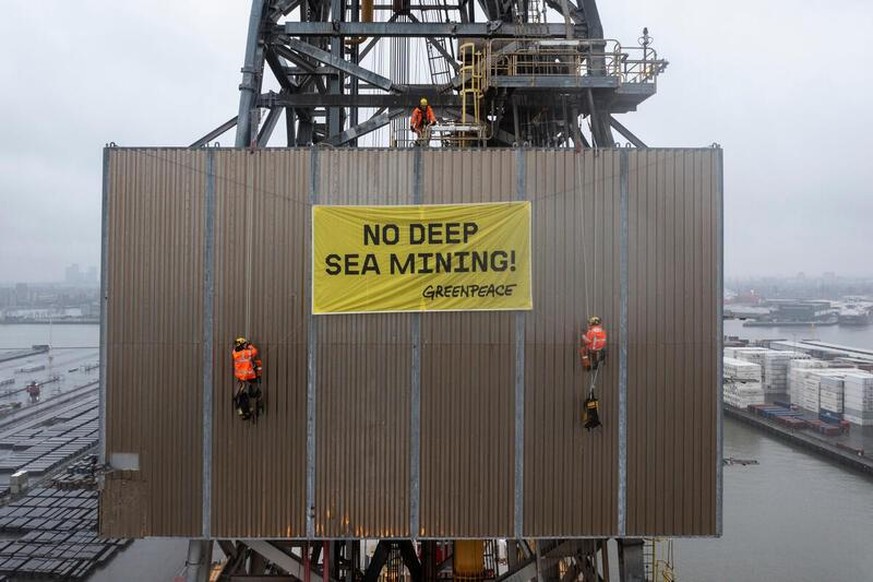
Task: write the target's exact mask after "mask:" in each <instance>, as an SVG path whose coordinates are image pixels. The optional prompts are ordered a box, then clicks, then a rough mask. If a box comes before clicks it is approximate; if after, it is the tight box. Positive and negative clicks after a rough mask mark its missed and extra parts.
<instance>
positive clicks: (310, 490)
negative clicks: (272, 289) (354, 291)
mask: <svg viewBox="0 0 873 582" xmlns="http://www.w3.org/2000/svg"><path fill="white" fill-rule="evenodd" d="M309 156H310V158H309V203H310V204H311V205H313V206H314V205H315V204H316V203H317V202H318V181H319V180H318V172H319V165H318V164H319V161H318V149H317V148H315V147H313V148H311V149H310V153H309ZM307 220H308V221H309V229H308V231H309V233H310V236H311V233H312V212H310V213H309V218H308V219H307ZM310 254H311V253H310ZM311 260H312V258H311V257H310V265H309V269H307V270H306V286H307V288H308V289H309V293H310V301H312V284H313V283H312V264H311ZM307 318H308V320H309V321H308V331H307V334H306V537H307V538H312V537H315V416H316V409H315V396H316V394H315V387H316V383H315V382H316V376H315V370H316V356H317V351H316V348H317V347H318V338H317V337H316V334H317V333H318V326H317V325H316V321H315V317H313V315H312V306H311V304H310V309H309V315H307Z"/></svg>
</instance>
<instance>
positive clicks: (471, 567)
mask: <svg viewBox="0 0 873 582" xmlns="http://www.w3.org/2000/svg"><path fill="white" fill-rule="evenodd" d="M452 566H453V569H454V575H455V580H481V579H482V578H483V577H484V576H485V540H455V547H454V550H453V557H452Z"/></svg>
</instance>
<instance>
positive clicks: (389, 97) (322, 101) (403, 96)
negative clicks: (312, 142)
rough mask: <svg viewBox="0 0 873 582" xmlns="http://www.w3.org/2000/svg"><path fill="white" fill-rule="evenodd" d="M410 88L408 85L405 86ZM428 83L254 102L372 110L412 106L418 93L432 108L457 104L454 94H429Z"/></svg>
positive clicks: (272, 97) (292, 95) (271, 97)
mask: <svg viewBox="0 0 873 582" xmlns="http://www.w3.org/2000/svg"><path fill="white" fill-rule="evenodd" d="M407 87H411V86H407ZM431 91H435V89H434V88H433V87H432V86H428V87H427V88H421V89H419V90H416V91H409V92H408V93H400V94H397V93H391V94H378V93H361V94H358V95H348V94H346V95H320V94H317V93H289V94H286V95H276V94H272V95H262V96H261V99H260V100H259V101H258V103H259V104H260V105H261V106H262V107H271V108H272V107H275V106H277V105H278V106H283V107H297V108H311V107H373V108H375V109H382V108H389V109H393V108H396V107H403V108H408V109H412V108H413V107H415V106H416V105H418V100H419V98H420V97H421V94H425V95H427V100H428V101H429V102H430V104H431V106H432V107H434V108H443V107H460V106H461V98H460V97H459V96H457V95H445V94H437V93H435V92H434V93H431Z"/></svg>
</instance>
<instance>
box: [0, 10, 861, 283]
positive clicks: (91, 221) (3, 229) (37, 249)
mask: <svg viewBox="0 0 873 582" xmlns="http://www.w3.org/2000/svg"><path fill="white" fill-rule="evenodd" d="M250 5H251V4H250V2H248V1H247V0H246V1H242V0H241V1H239V2H232V1H225V2H215V1H212V2H206V1H205V0H141V1H139V2H133V1H129V0H124V1H121V2H119V1H117V0H116V1H114V2H112V1H109V0H80V1H77V2H71V1H69V0H44V1H43V2H33V0H4V2H3V17H2V19H0V78H2V79H3V80H4V84H3V85H4V90H3V91H2V92H0V111H2V112H3V114H2V126H0V128H2V131H0V136H2V140H0V209H2V210H0V233H2V234H3V238H2V244H0V282H2V281H7V282H9V281H50V280H60V279H62V277H63V269H64V267H65V266H66V265H68V264H70V263H74V262H77V263H80V264H82V265H96V264H97V263H98V262H99V255H100V200H101V195H100V192H101V155H102V154H101V149H102V147H103V145H104V144H105V143H107V142H109V141H115V142H116V143H118V144H119V145H126V146H132V145H146V146H157V145H187V144H188V143H190V142H191V141H193V140H194V139H196V138H197V137H199V136H200V135H202V134H204V133H206V132H207V131H208V130H210V129H212V128H213V127H215V126H216V125H218V124H219V123H221V122H223V121H225V120H226V119H228V118H230V117H232V116H233V115H234V114H235V112H236V107H237V96H238V89H237V86H238V84H239V82H240V74H239V69H240V67H241V65H242V55H243V45H244V42H245V32H246V30H245V29H246V21H247V18H248V12H249V9H250ZM599 6H600V11H601V17H602V19H603V25H604V30H605V34H606V36H607V37H609V38H616V39H619V40H620V41H622V42H623V43H625V44H635V42H636V39H637V37H639V35H640V31H641V29H642V27H643V26H648V27H649V31H650V33H651V34H652V35H653V36H654V38H655V45H654V46H655V48H656V49H657V50H658V52H659V54H660V55H661V56H663V57H665V58H667V59H668V60H669V61H670V66H669V67H668V69H667V72H666V74H665V75H664V76H663V77H661V79H660V80H659V90H658V95H656V96H655V97H654V98H653V99H651V100H650V101H648V102H645V103H643V105H642V106H641V107H640V110H639V111H638V112H637V113H635V114H631V115H627V116H624V117H623V119H622V121H623V122H624V123H625V124H626V125H627V126H629V127H630V128H631V129H632V130H633V131H634V132H635V133H637V135H639V136H640V137H641V138H642V139H643V140H644V141H645V142H646V143H647V144H648V145H650V146H708V145H709V144H711V143H713V142H718V143H719V144H721V145H722V146H723V147H724V149H725V188H726V193H725V270H726V273H727V274H728V275H729V276H733V275H761V274H777V275H778V274H794V273H795V272H797V271H805V272H807V273H813V274H814V273H820V272H823V271H836V272H838V273H839V274H846V275H873V261H871V258H870V257H871V251H873V235H871V229H870V222H871V220H873V197H871V196H870V184H871V181H873V170H871V168H873V160H871V154H873V132H871V128H873V123H871V121H873V114H871V109H870V107H869V101H870V94H871V92H873V67H871V65H870V62H869V61H868V60H867V57H868V55H869V54H870V47H869V42H864V41H866V40H867V39H869V38H870V37H871V32H873V3H871V2H869V1H868V0H833V1H831V2H796V1H789V0H755V1H753V0H739V1H735V2H730V3H726V2H716V1H715V0H695V1H691V0H687V1H681V0H609V1H607V0H601V1H600V2H599ZM222 142H223V143H225V144H230V143H231V142H232V136H231V135H230V134H228V135H226V136H225V137H224V138H222Z"/></svg>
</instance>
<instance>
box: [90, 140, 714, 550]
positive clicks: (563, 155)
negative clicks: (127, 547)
mask: <svg viewBox="0 0 873 582" xmlns="http://www.w3.org/2000/svg"><path fill="white" fill-rule="evenodd" d="M721 164H722V156H721V151H720V150H718V149H716V148H712V149H688V150H680V149H675V150H674V149H670V150H659V149H651V150H630V149H621V150H617V149H616V150H591V151H583V152H580V153H576V152H573V151H569V150H533V149H513V150H509V149H507V150H481V151H480V150H462V151H453V150H426V149H390V150H363V149H360V150H343V149H322V148H311V149H282V150H269V149H266V150H258V151H254V152H250V151H247V150H228V149H218V148H207V149H202V150H181V149H122V148H109V149H107V150H106V151H105V156H104V207H103V211H104V231H103V237H104V238H103V240H104V246H103V253H104V261H103V265H104V269H105V270H104V273H103V293H102V295H103V297H104V303H103V310H104V315H105V317H104V318H103V324H102V325H103V333H102V334H101V340H102V342H103V344H102V346H101V349H102V354H103V356H104V359H103V361H104V362H105V367H104V368H103V369H101V378H102V380H103V382H102V388H101V389H102V390H104V396H105V398H104V403H105V404H104V406H105V410H104V412H105V414H104V415H103V417H102V418H103V419H104V422H103V425H102V428H101V437H102V439H101V441H102V449H103V452H104V455H105V458H106V461H107V462H109V463H110V464H111V465H112V466H113V470H112V471H111V472H110V473H109V474H108V475H107V476H106V480H105V486H104V488H103V490H102V491H101V506H100V531H101V533H102V534H103V535H106V536H110V537H142V536H187V537H211V538H216V537H218V538H283V539H336V538H436V539H447V538H470V537H474V538H500V537H510V538H556V537H585V536H595V537H606V536H633V537H640V536H650V535H665V536H700V535H716V534H719V533H720V531H721V525H720V524H721V521H720V520H721V517H720V511H721V504H720V499H721V458H722V454H721V405H720V404H721V392H720V391H721V379H722V374H721V350H720V347H721V346H720V343H721V338H722V329H721V317H720V310H721V298H722V283H721V281H722V271H721V264H722V259H721V257H722V254H721V244H722V227H721V225H722V178H721ZM513 201H529V202H530V203H531V212H532V218H531V243H530V247H531V271H532V298H533V309H532V310H529V311H525V310H522V311H478V312H470V311H465V312H451V313H448V312H447V313H359V314H344V315H313V313H312V309H311V305H312V281H313V274H312V266H311V265H312V252H313V249H312V244H311V239H312V212H313V207H314V206H318V205H328V206H336V205H353V206H370V205H390V206H395V205H437V204H440V205H442V204H478V203H503V202H513ZM594 313H596V314H597V315H599V316H601V318H602V319H603V321H604V323H605V326H606V328H607V330H608V334H609V347H608V354H609V355H608V358H607V360H606V363H605V365H604V366H603V368H602V369H601V371H600V372H599V376H598V385H597V392H598V393H597V395H598V397H599V399H600V407H601V420H602V422H603V426H602V427H600V428H598V429H595V430H592V431H587V430H585V428H584V426H583V424H582V421H581V418H580V417H581V412H582V402H583V400H584V398H585V395H586V392H587V381H588V379H589V376H587V375H586V374H585V373H584V371H583V370H582V369H581V366H580V365H579V359H578V355H577V351H576V350H577V347H578V343H579V336H580V333H581V331H582V330H583V328H584V325H585V321H586V319H587V317H588V316H589V315H591V314H594ZM238 335H247V336H249V337H250V339H252V341H254V342H255V343H256V344H258V346H259V347H260V349H261V352H262V355H263V361H264V370H265V372H264V384H263V386H264V391H265V394H266V412H265V415H264V416H263V417H262V418H261V419H260V420H259V422H258V423H257V424H256V425H253V424H251V423H245V422H242V421H241V420H240V419H238V418H237V417H236V414H235V413H234V410H233V409H232V408H233V407H232V403H231V392H232V390H233V386H234V384H233V377H232V369H231V361H230V348H231V344H232V340H233V338H234V337H236V336H238ZM652 370H657V371H658V373H657V374H653V373H652ZM677 417H678V418H682V419H683V421H682V422H676V421H675V419H676V418H677Z"/></svg>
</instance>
